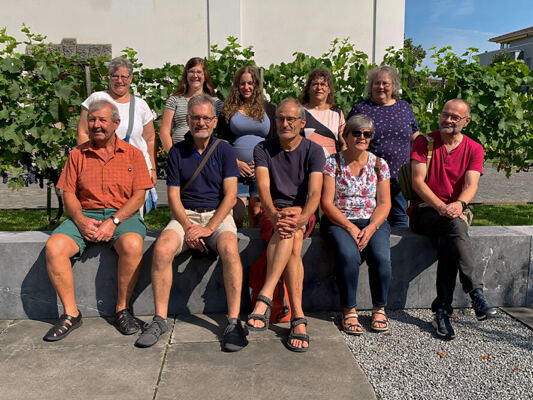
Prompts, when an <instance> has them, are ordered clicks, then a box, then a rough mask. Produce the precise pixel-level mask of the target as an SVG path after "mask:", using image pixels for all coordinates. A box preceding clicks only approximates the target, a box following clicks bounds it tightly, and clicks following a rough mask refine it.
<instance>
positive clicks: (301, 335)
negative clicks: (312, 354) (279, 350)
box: [287, 317, 309, 353]
mask: <svg viewBox="0 0 533 400" xmlns="http://www.w3.org/2000/svg"><path fill="white" fill-rule="evenodd" d="M301 324H304V325H305V326H307V319H305V318H303V317H302V318H295V319H293V320H292V321H291V330H290V333H289V338H288V339H287V348H288V349H289V350H292V351H295V352H297V353H304V352H306V351H307V350H309V335H307V334H305V333H294V328H295V327H296V326H298V325H301ZM293 339H296V340H302V341H304V342H306V343H307V347H296V346H293V345H292V344H291V340H293Z"/></svg>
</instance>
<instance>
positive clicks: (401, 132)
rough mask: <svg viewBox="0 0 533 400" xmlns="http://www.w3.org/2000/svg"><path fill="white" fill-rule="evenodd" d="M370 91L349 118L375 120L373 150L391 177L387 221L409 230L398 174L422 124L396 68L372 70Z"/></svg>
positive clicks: (368, 85) (408, 158)
mask: <svg viewBox="0 0 533 400" xmlns="http://www.w3.org/2000/svg"><path fill="white" fill-rule="evenodd" d="M366 90H367V93H368V97H369V98H368V99H366V100H363V101H362V102H360V103H356V104H355V105H354V106H353V108H352V110H351V111H350V113H349V114H348V118H350V117H351V116H352V115H355V114H365V115H368V116H369V117H370V118H372V119H373V120H374V124H375V126H376V133H375V137H374V139H373V140H372V143H371V145H370V151H371V152H372V153H374V154H375V155H377V156H379V157H383V158H384V159H385V160H387V163H388V164H389V167H390V174H391V212H390V214H389V217H388V218H387V220H388V221H389V223H390V225H391V226H392V227H401V228H407V227H408V223H407V222H408V221H407V214H406V209H407V200H405V197H403V195H402V192H401V190H400V184H399V182H398V171H399V170H400V167H401V166H402V165H403V164H405V163H408V162H409V160H410V155H411V143H414V140H415V138H416V137H417V136H418V134H419V131H418V124H417V122H416V119H415V115H414V114H413V110H412V109H411V106H410V105H409V103H407V102H406V101H404V100H400V92H401V82H400V77H399V75H398V72H397V71H396V70H395V69H394V68H392V67H389V66H388V65H382V66H380V67H377V68H374V69H372V70H371V71H370V72H369V73H368V79H367V86H366Z"/></svg>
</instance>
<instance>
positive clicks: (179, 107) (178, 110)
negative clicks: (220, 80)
mask: <svg viewBox="0 0 533 400" xmlns="http://www.w3.org/2000/svg"><path fill="white" fill-rule="evenodd" d="M211 99H212V100H213V101H214V102H215V112H216V115H217V116H218V114H219V113H220V109H221V108H222V101H220V99H218V98H216V97H211ZM187 103H188V100H187V99H186V98H185V97H184V96H170V97H169V98H168V100H167V102H166V104H165V108H166V109H167V110H171V111H174V117H173V118H172V133H171V136H172V144H175V143H177V142H181V141H182V140H183V139H184V138H185V134H186V133H187V132H188V131H189V126H188V125H187V120H186V119H185V117H186V115H187Z"/></svg>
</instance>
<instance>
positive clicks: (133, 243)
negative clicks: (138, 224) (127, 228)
mask: <svg viewBox="0 0 533 400" xmlns="http://www.w3.org/2000/svg"><path fill="white" fill-rule="evenodd" d="M115 249H116V250H117V253H118V254H119V256H125V257H142V254H143V238H142V236H141V235H139V234H138V233H125V234H124V235H122V236H120V237H119V238H118V239H117V241H116V242H115Z"/></svg>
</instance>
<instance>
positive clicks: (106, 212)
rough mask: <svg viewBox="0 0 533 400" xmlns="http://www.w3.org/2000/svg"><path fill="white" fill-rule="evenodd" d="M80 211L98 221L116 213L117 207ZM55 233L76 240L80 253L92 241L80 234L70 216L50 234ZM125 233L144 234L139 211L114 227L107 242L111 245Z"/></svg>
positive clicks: (142, 235) (144, 228) (142, 221)
mask: <svg viewBox="0 0 533 400" xmlns="http://www.w3.org/2000/svg"><path fill="white" fill-rule="evenodd" d="M82 212H83V215H85V216H86V217H88V218H93V219H96V220H98V221H105V220H106V219H108V218H110V217H111V216H112V215H113V214H114V213H116V212H117V209H116V208H104V209H99V210H82ZM56 233H62V234H63V235H67V236H68V237H69V238H71V239H72V240H74V242H76V244H77V245H78V247H79V248H80V251H79V254H82V253H83V251H84V250H85V249H86V248H87V246H89V245H91V244H93V243H94V242H91V241H89V240H86V239H85V238H84V237H83V236H82V235H81V232H80V230H79V229H78V227H77V226H76V224H75V223H74V221H72V220H71V219H70V218H67V219H66V220H65V221H63V223H62V224H61V225H59V226H58V227H57V228H56V229H55V230H54V231H53V232H52V235H55V234H56ZM125 233H138V234H139V235H141V237H142V238H143V239H144V237H145V236H146V225H145V224H144V220H143V219H142V218H141V216H140V214H139V211H137V212H136V213H135V214H133V215H132V216H131V217H130V218H128V219H127V220H125V221H123V222H121V223H120V224H118V226H117V227H116V228H115V232H113V236H112V237H111V240H110V241H109V242H107V243H109V245H110V246H112V245H113V244H114V243H115V241H116V240H117V239H118V238H119V237H121V236H122V235H124V234H125Z"/></svg>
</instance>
